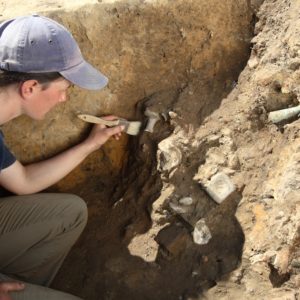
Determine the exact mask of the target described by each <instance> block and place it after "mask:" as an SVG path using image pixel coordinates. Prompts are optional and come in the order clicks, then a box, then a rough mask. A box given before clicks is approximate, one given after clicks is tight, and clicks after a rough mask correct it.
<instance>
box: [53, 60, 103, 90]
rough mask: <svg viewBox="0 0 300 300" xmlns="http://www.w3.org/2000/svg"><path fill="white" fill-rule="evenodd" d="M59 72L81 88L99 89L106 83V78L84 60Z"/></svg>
mask: <svg viewBox="0 0 300 300" xmlns="http://www.w3.org/2000/svg"><path fill="white" fill-rule="evenodd" d="M59 73H60V74H61V75H62V76H63V77H64V78H66V79H67V80H69V81H71V82H72V83H73V84H75V85H78V86H79V87H81V88H83V89H88V90H100V89H102V88H104V87H105V86H106V85H107V83H108V78H107V77H105V76H104V75H103V74H102V73H100V72H99V71H98V70H96V69H95V68H94V67H92V66H91V65H90V64H89V63H88V62H86V61H83V62H82V63H80V64H79V65H77V66H75V67H73V68H70V69H68V70H65V71H60V72H59Z"/></svg>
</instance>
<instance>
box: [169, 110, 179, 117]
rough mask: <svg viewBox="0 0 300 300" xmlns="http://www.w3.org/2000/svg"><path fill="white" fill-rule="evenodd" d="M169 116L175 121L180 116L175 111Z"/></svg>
mask: <svg viewBox="0 0 300 300" xmlns="http://www.w3.org/2000/svg"><path fill="white" fill-rule="evenodd" d="M169 116H170V118H171V119H175V118H177V117H178V114H177V113H176V112H174V111H169Z"/></svg>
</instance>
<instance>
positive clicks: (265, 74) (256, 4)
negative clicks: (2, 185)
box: [50, 0, 300, 300]
mask: <svg viewBox="0 0 300 300" xmlns="http://www.w3.org/2000/svg"><path fill="white" fill-rule="evenodd" d="M141 2H143V1H141ZM248 2H249V1H248ZM248 2H247V3H248ZM250 2H251V1H250ZM250 2H249V3H250ZM261 2H262V1H253V2H251V4H252V6H251V7H250V5H249V10H250V9H251V18H250V17H249V19H248V24H249V31H247V32H248V33H249V35H251V38H250V39H249V41H248V42H247V43H243V45H242V46H241V47H243V55H240V56H239V63H238V66H236V65H235V67H234V68H231V69H230V71H228V70H227V69H226V68H225V67H224V66H225V65H224V66H223V67H224V68H223V67H220V68H217V67H216V69H215V71H217V70H219V71H220V72H219V73H218V72H217V73H216V74H211V75H212V77H209V76H208V77H207V78H206V77H205V76H204V75H203V73H201V72H200V73H197V72H196V74H195V73H193V72H192V73H189V76H187V77H185V81H184V84H178V85H175V86H174V85H173V86H171V85H170V86H168V87H167V88H165V89H162V88H159V89H157V90H155V91H151V92H149V93H146V94H145V95H144V96H140V97H139V99H138V101H136V103H135V105H134V112H133V109H132V110H131V111H130V112H128V115H130V116H131V117H132V118H133V117H134V118H135V119H139V120H143V122H144V116H143V112H144V110H145V108H146V107H148V108H150V109H151V110H153V111H156V112H158V113H160V119H159V121H158V122H157V124H156V126H155V130H154V132H153V133H147V132H142V133H141V134H140V135H139V136H137V137H129V139H128V140H126V141H124V143H123V148H124V149H123V150H122V151H123V152H122V158H124V159H123V163H122V166H121V168H120V171H119V172H117V173H116V172H114V171H113V170H112V171H108V172H107V173H105V174H104V175H103V174H102V173H101V176H102V177H101V180H100V179H99V176H89V177H88V179H86V177H84V179H83V180H82V181H83V182H84V184H82V182H81V184H76V185H67V184H66V185H65V186H64V185H58V186H56V187H53V188H52V189H50V191H53V190H55V191H57V190H60V191H65V192H72V193H75V194H78V195H80V196H82V197H83V198H84V199H85V200H86V201H87V204H88V207H89V223H88V225H87V228H86V230H85V232H84V234H83V235H82V237H81V238H80V240H79V241H78V243H77V244H76V246H75V247H74V249H73V250H72V251H71V253H70V255H69V256H68V257H67V259H66V261H65V263H64V265H63V267H62V268H61V270H60V272H59V274H58V276H57V277H56V279H55V282H54V284H53V287H55V288H58V289H61V290H64V291H68V292H71V293H74V294H76V295H78V296H81V297H83V298H84V299H88V300H98V299H105V300H116V299H126V300H127V299H128V300H129V299H130V300H141V299H149V300H154V299H155V300H173V299H174V300H175V299H182V300H183V299H190V300H192V299H194V300H196V299H212V300H215V299H218V300H220V299H224V300H225V299H265V300H268V299H272V300H273V299H300V295H299V292H298V288H299V286H300V257H299V256H298V254H299V253H300V252H299V248H298V247H299V232H300V231H299V224H300V214H299V212H298V211H299V210H298V208H299V203H300V202H299V201H300V193H299V190H300V139H299V135H300V121H299V119H298V118H297V116H294V117H293V118H290V119H288V120H285V121H283V122H281V123H279V124H273V123H272V122H271V121H269V120H268V115H269V112H270V111H274V110H279V109H283V108H288V107H292V106H296V105H298V104H299V99H300V88H299V86H300V85H299V84H300V34H299V33H300V18H299V15H300V1H298V0H265V1H264V2H263V3H261ZM226 3H227V2H226ZM260 4H262V5H261V6H260ZM135 12H136V11H135ZM184 13H187V14H188V11H185V12H184ZM120 19H122V16H121V15H120ZM216 53H217V51H216ZM216 53H215V55H216V56H215V57H218V54H216ZM194 54H195V55H198V53H194ZM223 55H224V53H223ZM212 57H214V56H212ZM177 59H180V58H177ZM228 61H234V57H232V56H228ZM191 65H192V63H191ZM191 65H190V66H191ZM199 65H201V66H202V67H203V65H202V64H199ZM208 69H209V67H208ZM225 69H226V70H225ZM205 74H207V73H205ZM218 74H219V75H218ZM144 123H145V122H144ZM143 125H145V124H143ZM109 147H112V145H110V146H109ZM107 152H109V148H107ZM105 159H106V160H108V159H109V155H108V156H105V155H104V159H102V161H100V162H102V163H103V162H104V164H105V163H106V165H105V166H108V165H109V163H107V162H105ZM93 168H94V166H93V164H92V163H90V162H89V163H88V164H86V165H84V166H83V167H82V170H83V171H84V172H86V173H87V174H90V173H89V172H92V171H93ZM218 172H223V173H225V174H227V175H228V176H229V177H230V179H231V180H232V182H233V183H234V185H235V187H236V192H235V193H233V194H232V195H231V196H230V197H228V198H227V199H226V200H225V201H224V202H223V203H221V204H217V203H216V202H215V201H214V200H213V199H212V198H211V197H210V196H209V195H208V194H207V193H206V192H205V186H206V185H207V183H208V182H209V180H210V179H211V177H212V176H213V175H215V174H216V173H218ZM72 178H74V177H70V179H69V181H71V180H72ZM186 197H190V198H191V199H192V203H191V204H189V205H188V206H187V205H184V204H182V202H180V200H181V199H182V198H186ZM199 219H203V220H204V222H205V224H206V225H207V227H208V228H209V230H210V232H211V236H212V238H211V239H210V240H209V242H208V243H207V244H204V245H198V244H196V243H194V241H193V238H192V233H193V230H194V225H195V223H196V222H197V221H198V220H199Z"/></svg>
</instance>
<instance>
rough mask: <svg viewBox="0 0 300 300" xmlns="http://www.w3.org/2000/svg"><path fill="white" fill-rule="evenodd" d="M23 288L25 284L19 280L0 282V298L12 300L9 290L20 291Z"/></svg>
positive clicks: (1, 299) (0, 299)
mask: <svg viewBox="0 0 300 300" xmlns="http://www.w3.org/2000/svg"><path fill="white" fill-rule="evenodd" d="M24 288H25V285H24V283H21V282H12V281H11V282H8V281H5V282H0V300H12V298H11V297H10V296H9V292H18V291H22V290H23V289H24Z"/></svg>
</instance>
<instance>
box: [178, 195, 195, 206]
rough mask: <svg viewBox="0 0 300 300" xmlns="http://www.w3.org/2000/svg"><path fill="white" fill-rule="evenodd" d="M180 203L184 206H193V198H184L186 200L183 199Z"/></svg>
mask: <svg viewBox="0 0 300 300" xmlns="http://www.w3.org/2000/svg"><path fill="white" fill-rule="evenodd" d="M178 202H179V203H180V204H182V205H192V204H193V198H191V197H184V198H181V199H180V200H179V201H178Z"/></svg>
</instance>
